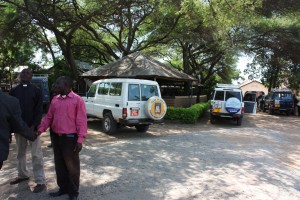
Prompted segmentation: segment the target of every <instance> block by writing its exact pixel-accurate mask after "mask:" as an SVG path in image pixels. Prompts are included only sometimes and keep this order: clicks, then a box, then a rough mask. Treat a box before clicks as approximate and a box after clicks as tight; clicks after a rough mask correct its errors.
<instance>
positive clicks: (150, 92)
mask: <svg viewBox="0 0 300 200" xmlns="http://www.w3.org/2000/svg"><path fill="white" fill-rule="evenodd" d="M141 92H142V101H147V100H148V99H149V98H150V97H153V96H158V90H157V86H156V85H141Z"/></svg>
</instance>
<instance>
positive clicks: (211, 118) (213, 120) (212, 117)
mask: <svg viewBox="0 0 300 200" xmlns="http://www.w3.org/2000/svg"><path fill="white" fill-rule="evenodd" d="M216 122H217V118H216V117H215V116H213V115H211V116H210V123H211V124H215V123H216Z"/></svg>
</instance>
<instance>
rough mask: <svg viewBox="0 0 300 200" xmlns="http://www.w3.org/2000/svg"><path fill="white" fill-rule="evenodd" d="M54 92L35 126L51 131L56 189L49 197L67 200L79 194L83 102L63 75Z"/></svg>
mask: <svg viewBox="0 0 300 200" xmlns="http://www.w3.org/2000/svg"><path fill="white" fill-rule="evenodd" d="M56 86H57V93H58V95H57V96H55V97H54V98H53V100H52V102H51V104H50V107H49V110H48V113H47V115H46V116H45V117H44V118H43V120H42V122H41V124H40V125H39V127H38V133H39V134H41V133H42V132H45V131H46V130H47V129H48V128H49V127H51V129H52V131H53V141H52V142H53V152H54V163H55V171H56V178H57V185H58V186H59V190H58V191H57V192H53V193H50V196H52V197H58V196H61V195H63V194H68V195H69V197H70V199H77V198H78V195H79V192H78V191H79V178H80V161H79V152H80V151H81V149H82V142H83V141H84V138H85V136H86V134H87V116H86V109H85V105H84V102H83V99H82V98H81V97H80V96H78V95H77V94H75V93H74V92H73V91H72V90H71V88H72V79H71V78H69V77H66V76H62V77H59V78H58V79H57V80H56Z"/></svg>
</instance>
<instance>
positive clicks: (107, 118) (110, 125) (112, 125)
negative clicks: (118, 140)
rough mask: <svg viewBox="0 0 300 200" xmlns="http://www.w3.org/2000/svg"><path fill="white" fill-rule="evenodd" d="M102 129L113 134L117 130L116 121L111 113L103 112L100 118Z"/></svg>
mask: <svg viewBox="0 0 300 200" xmlns="http://www.w3.org/2000/svg"><path fill="white" fill-rule="evenodd" d="M102 127H103V131H104V132H105V133H108V134H113V133H115V132H116V130H117V122H116V121H115V120H114V118H113V116H112V114H111V113H105V114H104V116H103V120H102Z"/></svg>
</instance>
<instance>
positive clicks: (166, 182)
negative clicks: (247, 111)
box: [0, 113, 300, 200]
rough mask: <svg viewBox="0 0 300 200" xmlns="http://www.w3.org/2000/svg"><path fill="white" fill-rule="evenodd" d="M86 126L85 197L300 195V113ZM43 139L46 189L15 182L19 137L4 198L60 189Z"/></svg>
mask: <svg viewBox="0 0 300 200" xmlns="http://www.w3.org/2000/svg"><path fill="white" fill-rule="evenodd" d="M88 127H89V131H88V137H87V139H86V141H85V142H84V149H83V151H82V152H81V188H80V199H116V200H117V199H147V200H148V199H182V200H183V199H249V200H250V199H251V200H254V199H255V200H256V199H262V200H265V199H287V200H290V199H295V200H296V199H300V157H299V154H300V146H299V142H300V128H299V127H300V117H299V116H285V115H279V114H278V115H268V114H265V113H258V114H256V115H247V116H246V117H245V118H244V120H243V124H242V126H236V125H235V123H234V122H232V121H227V120H221V121H219V122H218V123H216V124H214V125H212V124H210V122H209V119H208V116H206V117H204V118H202V119H201V120H199V121H198V122H197V123H196V124H182V123H179V122H170V121H166V122H165V124H162V125H153V126H151V127H150V129H149V131H148V132H147V133H143V134H141V133H138V132H136V130H135V129H134V128H123V129H121V130H119V131H118V133H116V134H114V135H107V134H104V133H102V132H101V121H100V120H97V119H89V124H88ZM42 140H43V153H44V162H45V172H46V176H47V192H46V191H45V192H42V193H40V194H33V193H32V192H30V190H32V187H33V186H34V185H35V183H34V181H33V178H31V180H30V181H29V182H25V183H21V184H19V185H16V186H11V185H9V181H10V180H11V179H12V178H14V177H16V175H17V172H16V155H15V148H16V146H15V142H13V144H12V145H11V148H10V150H11V153H10V157H9V160H8V161H6V162H5V165H4V168H3V170H2V171H0V199H9V200H13V199H50V198H49V196H48V194H47V193H48V192H52V191H55V190H57V186H56V183H55V180H56V179H55V171H54V164H53V154H52V149H51V148H47V145H48V144H49V136H48V135H47V134H44V135H43V136H42ZM28 153H29V152H28ZM28 157H29V159H28V167H29V169H30V170H32V167H31V164H30V156H28ZM56 199H57V200H60V199H67V196H62V197H59V198H56Z"/></svg>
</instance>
